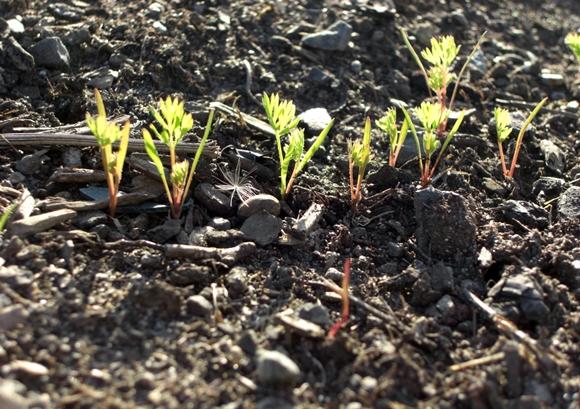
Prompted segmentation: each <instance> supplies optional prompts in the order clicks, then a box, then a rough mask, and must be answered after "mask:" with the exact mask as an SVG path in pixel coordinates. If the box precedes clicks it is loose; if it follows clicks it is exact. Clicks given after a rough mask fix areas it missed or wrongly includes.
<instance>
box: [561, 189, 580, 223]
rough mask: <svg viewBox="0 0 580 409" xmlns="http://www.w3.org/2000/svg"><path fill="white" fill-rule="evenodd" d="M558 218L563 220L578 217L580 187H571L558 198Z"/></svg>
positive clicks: (579, 210)
mask: <svg viewBox="0 0 580 409" xmlns="http://www.w3.org/2000/svg"><path fill="white" fill-rule="evenodd" d="M558 216H559V218H560V219H563V220H566V219H573V218H575V217H578V216H580V187H578V186H572V187H570V188H568V190H566V191H565V192H564V193H563V194H562V196H560V199H559V200H558Z"/></svg>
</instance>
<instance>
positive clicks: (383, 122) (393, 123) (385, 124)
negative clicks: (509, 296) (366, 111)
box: [375, 108, 408, 167]
mask: <svg viewBox="0 0 580 409" xmlns="http://www.w3.org/2000/svg"><path fill="white" fill-rule="evenodd" d="M375 123H376V125H377V126H378V127H379V128H380V129H382V130H383V131H384V132H386V133H387V135H389V138H390V140H391V150H390V153H389V165H390V166H392V167H395V166H396V164H397V158H398V157H399V153H400V152H401V148H402V147H403V143H405V138H407V130H408V125H407V121H403V124H402V125H401V130H400V131H398V130H397V110H396V109H395V108H389V109H387V112H385V115H384V116H383V117H382V118H381V119H379V120H378V121H375Z"/></svg>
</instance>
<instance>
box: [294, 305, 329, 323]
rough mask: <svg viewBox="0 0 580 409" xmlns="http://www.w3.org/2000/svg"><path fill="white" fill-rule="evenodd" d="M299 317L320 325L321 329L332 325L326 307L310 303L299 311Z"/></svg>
mask: <svg viewBox="0 0 580 409" xmlns="http://www.w3.org/2000/svg"><path fill="white" fill-rule="evenodd" d="M298 317H300V318H302V319H305V320H308V321H310V322H313V323H314V324H317V325H320V326H321V327H328V326H330V325H331V324H332V321H331V320H330V316H329V315H328V310H327V309H326V307H325V306H323V305H318V304H314V303H310V302H309V303H306V304H304V305H303V306H302V307H300V308H299V309H298Z"/></svg>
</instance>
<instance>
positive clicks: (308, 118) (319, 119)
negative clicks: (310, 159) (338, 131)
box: [276, 108, 332, 216]
mask: <svg viewBox="0 0 580 409" xmlns="http://www.w3.org/2000/svg"><path fill="white" fill-rule="evenodd" d="M298 118H300V122H301V124H302V125H303V126H304V127H305V132H306V133H308V134H310V135H315V136H318V135H319V134H320V132H322V131H323V130H324V128H326V127H327V126H328V124H329V123H330V121H332V118H331V117H330V114H329V113H328V111H327V110H326V108H312V109H309V110H308V111H304V112H303V113H301V114H300V115H299V116H298ZM276 216H277V215H276Z"/></svg>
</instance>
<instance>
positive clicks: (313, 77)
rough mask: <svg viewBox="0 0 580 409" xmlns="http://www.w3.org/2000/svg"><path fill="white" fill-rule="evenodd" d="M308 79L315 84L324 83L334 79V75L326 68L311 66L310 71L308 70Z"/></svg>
mask: <svg viewBox="0 0 580 409" xmlns="http://www.w3.org/2000/svg"><path fill="white" fill-rule="evenodd" d="M308 79H309V80H310V81H312V82H314V83H317V84H325V83H330V82H332V81H334V80H335V79H336V77H335V76H334V75H332V73H331V72H329V71H327V70H322V69H320V68H318V67H312V68H311V69H310V71H308Z"/></svg>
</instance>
